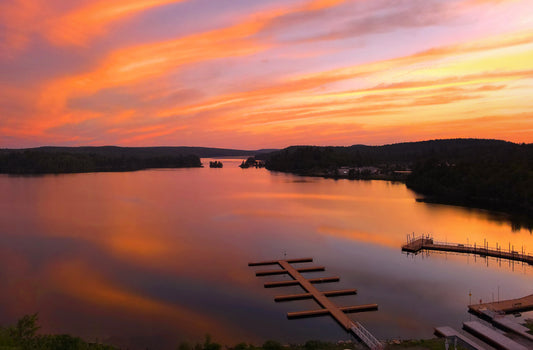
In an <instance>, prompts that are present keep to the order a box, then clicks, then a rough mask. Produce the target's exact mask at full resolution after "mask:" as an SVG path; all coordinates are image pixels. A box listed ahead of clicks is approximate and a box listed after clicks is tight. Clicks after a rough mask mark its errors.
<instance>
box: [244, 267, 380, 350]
mask: <svg viewBox="0 0 533 350" xmlns="http://www.w3.org/2000/svg"><path fill="white" fill-rule="evenodd" d="M312 261H313V259H312V258H303V259H291V260H273V261H262V262H255V263H249V264H248V266H263V265H278V266H279V267H281V269H276V270H264V271H258V272H256V276H268V275H280V274H288V275H289V276H291V277H292V279H293V280H292V281H282V282H270V283H265V288H272V287H283V286H288V285H299V286H300V287H302V288H303V289H304V290H305V292H306V293H303V294H290V295H283V296H277V297H275V300H276V301H278V302H279V301H289V300H298V299H304V298H305V299H308V298H312V299H314V300H315V301H316V302H317V303H318V304H319V305H320V306H321V307H322V309H318V310H311V311H299V312H289V313H288V314H287V317H288V318H301V317H313V316H322V315H331V316H332V317H333V318H334V319H335V320H336V321H337V322H338V323H339V324H340V325H341V326H342V327H343V328H344V329H345V330H346V331H348V332H351V333H352V334H353V335H354V336H356V337H357V338H358V339H360V340H361V341H362V342H363V343H364V344H365V345H366V346H367V347H368V348H370V349H372V350H374V349H376V350H378V349H383V345H382V344H381V342H380V341H379V340H377V339H376V338H375V337H374V336H373V335H372V334H371V333H370V332H368V331H367V330H366V329H365V328H364V327H363V325H361V324H360V323H359V322H357V321H353V320H351V319H350V318H349V317H348V316H346V314H345V313H347V312H362V311H373V310H377V309H378V305H377V304H368V305H356V306H348V307H338V306H336V305H335V304H333V303H332V302H331V300H329V298H328V297H333V296H339V295H349V294H355V293H356V290H355V289H344V290H338V291H330V292H321V291H319V290H318V289H316V288H315V287H314V286H313V283H324V282H336V281H338V280H339V278H338V277H329V278H318V279H306V278H305V277H303V276H302V275H301V274H300V272H313V271H324V270H325V269H324V267H322V266H318V267H312V268H300V269H297V268H294V267H293V266H292V265H291V264H293V263H303V262H312Z"/></svg>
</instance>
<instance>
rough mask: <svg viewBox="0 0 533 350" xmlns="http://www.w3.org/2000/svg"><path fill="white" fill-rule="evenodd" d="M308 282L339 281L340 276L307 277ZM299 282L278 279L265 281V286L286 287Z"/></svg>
mask: <svg viewBox="0 0 533 350" xmlns="http://www.w3.org/2000/svg"><path fill="white" fill-rule="evenodd" d="M308 281H309V283H313V284H317V283H329V282H339V281H340V278H339V277H338V276H335V277H321V278H311V279H308ZM299 284H300V282H298V281H297V280H292V281H279V282H266V283H265V288H275V287H287V286H297V285H299Z"/></svg>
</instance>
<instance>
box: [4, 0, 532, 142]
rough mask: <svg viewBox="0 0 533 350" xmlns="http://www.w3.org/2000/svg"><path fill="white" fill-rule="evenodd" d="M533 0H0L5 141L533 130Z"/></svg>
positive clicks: (379, 138) (388, 136) (521, 138)
mask: <svg viewBox="0 0 533 350" xmlns="http://www.w3.org/2000/svg"><path fill="white" fill-rule="evenodd" d="M531 62H533V11H531V3H530V2H529V1H527V0H522V1H521V0H514V1H510V0H508V1H501V0H492V1H490V0H424V1H422V0H417V1H407V0H406V1H391V0H374V1H362V0H360V1H347V0H286V1H280V0H268V1H261V2H250V1H244V0H240V1H230V0H220V1H217V2H216V3H215V2H212V1H207V0H135V1H132V0H128V1H123V0H117V1H88V0H87V1H86V0H83V1H71V2H63V1H59V0H50V1H44V0H40V1H29V0H8V1H3V2H1V3H0V116H1V118H0V147H13V148H15V147H32V146H40V145H49V144H51V145H73V146H76V145H104V144H116V145H124V146H150V145H190V146H213V147H231V148H246V149H254V148H263V147H285V146H288V145H291V144H331V145H351V144H357V143H365V144H383V143H393V142H401V141H416V140H423V139H432V138H448V137H481V138H498V139H505V140H510V141H514V142H532V141H533V103H532V102H531V96H532V95H533V94H532V93H533V64H532V63H531Z"/></svg>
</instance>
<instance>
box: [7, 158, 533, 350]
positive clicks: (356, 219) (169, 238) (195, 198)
mask: <svg viewBox="0 0 533 350" xmlns="http://www.w3.org/2000/svg"><path fill="white" fill-rule="evenodd" d="M239 163H240V160H224V164H225V167H224V168H223V169H209V168H203V169H177V170H149V171H139V172H129V173H96V174H76V175H60V176H43V177H8V176H0V193H1V197H0V280H1V281H2V288H0V324H7V323H11V324H12V323H14V322H15V321H16V320H17V319H18V318H19V317H20V316H22V315H24V314H28V313H34V312H39V315H40V320H41V324H42V326H43V331H45V332H54V333H72V334H76V335H80V336H83V337H84V338H86V339H87V340H95V339H99V340H107V341H111V342H114V343H115V344H118V345H121V346H130V347H134V348H135V347H139V348H140V347H143V348H144V347H151V348H170V347H174V346H176V345H177V344H178V343H179V341H180V340H190V341H201V340H202V339H203V336H204V335H205V334H206V333H209V334H211V335H212V336H213V338H214V339H215V340H216V341H219V342H222V343H225V344H229V345H233V344H235V343H237V342H239V341H247V342H254V343H262V342H263V341H264V340H266V339H276V340H279V341H282V342H299V341H305V340H308V339H317V338H319V339H323V340H339V339H348V338H349V336H348V335H347V334H346V333H345V332H344V331H342V330H341V329H340V327H339V326H338V325H337V324H336V323H335V322H334V321H333V320H332V319H330V318H328V317H323V318H314V319H307V320H291V321H289V320H287V319H286V312H288V311H301V310H308V309H315V308H317V307H318V306H317V305H315V304H314V303H313V302H312V301H295V302H290V303H280V304H276V303H274V300H273V298H274V296H276V295H280V294H289V293H292V292H298V289H297V288H292V287H291V288H280V289H275V290H273V289H264V288H263V286H262V285H263V283H264V282H265V281H269V280H279V279H280V278H283V277H279V276H277V277H267V278H258V277H255V275H254V271H255V270H258V269H252V268H249V267H248V266H247V263H248V262H249V261H256V260H271V259H281V258H283V257H284V256H285V254H286V256H287V258H294V257H307V256H312V257H314V258H315V262H316V264H319V265H325V266H326V268H327V270H326V271H325V272H323V273H314V274H312V276H313V277H322V276H332V275H338V276H340V277H341V281H340V283H333V284H329V285H319V286H318V288H319V289H322V290H327V289H342V288H357V289H358V292H359V293H358V295H356V296H346V297H340V298H335V299H334V301H335V302H336V303H338V304H340V305H355V304H365V303H378V304H379V311H377V312H370V313H364V314H355V315H352V316H351V317H352V318H354V319H357V320H359V321H361V322H362V323H363V324H364V325H365V326H366V327H367V328H368V329H369V330H370V331H371V332H372V333H374V334H375V335H376V336H377V337H378V338H381V339H390V338H398V337H401V338H412V337H431V335H432V332H433V327H435V326H440V325H450V326H453V327H456V328H460V326H461V323H462V322H463V321H465V320H468V319H469V317H470V316H469V315H468V313H467V312H466V305H467V304H468V302H469V296H468V293H469V291H470V290H471V292H472V297H471V298H472V299H471V300H472V302H474V301H479V299H482V300H484V301H491V300H492V299H493V298H494V299H497V293H498V288H499V293H500V294H499V296H500V298H502V299H503V298H514V297H521V296H525V295H527V294H531V293H532V289H533V288H532V287H533V268H531V267H527V266H523V265H521V264H514V265H512V264H509V263H507V262H502V263H501V264H499V263H498V262H497V261H496V260H489V261H488V262H487V261H486V260H484V259H480V258H477V259H474V257H472V256H470V257H465V256H457V255H450V254H447V255H445V254H432V255H429V256H417V257H413V256H407V255H404V254H402V253H401V252H400V246H401V244H402V243H404V241H405V239H406V235H407V234H408V233H411V232H415V233H417V234H421V233H428V234H433V235H434V237H435V238H436V239H438V240H443V241H448V242H466V241H467V240H468V242H470V243H474V242H477V243H479V244H483V241H484V239H486V240H488V242H489V244H490V245H491V246H493V245H494V244H495V243H496V242H498V243H499V244H501V245H503V246H504V247H506V246H507V245H508V244H510V245H513V246H514V247H515V250H521V249H522V246H523V247H524V249H525V250H526V251H528V252H530V253H533V236H532V235H531V233H530V232H529V231H527V230H518V231H513V230H512V229H511V225H510V224H509V223H507V222H506V221H505V220H497V219H495V218H494V217H493V216H491V215H489V214H488V213H486V212H484V211H480V210H469V209H465V208H459V207H453V206H444V205H428V204H424V203H418V202H416V201H415V198H416V195H415V194H414V193H413V192H411V191H410V190H408V189H407V188H406V187H405V186H404V185H402V184H393V183H390V182H385V181H347V180H342V181H334V180H328V179H320V178H304V177H297V176H292V175H287V174H279V173H270V172H268V171H267V170H264V169H247V170H243V169H240V168H238V167H237V165H238V164H239ZM204 164H205V162H204ZM526 316H527V315H526ZM530 316H531V315H530Z"/></svg>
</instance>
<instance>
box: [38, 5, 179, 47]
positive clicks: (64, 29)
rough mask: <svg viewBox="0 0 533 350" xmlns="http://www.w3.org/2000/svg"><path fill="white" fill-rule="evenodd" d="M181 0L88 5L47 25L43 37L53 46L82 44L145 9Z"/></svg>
mask: <svg viewBox="0 0 533 350" xmlns="http://www.w3.org/2000/svg"><path fill="white" fill-rule="evenodd" d="M183 1H185V0H114V1H106V0H103V1H96V2H89V3H88V5H87V6H84V7H81V8H76V9H74V10H73V11H71V12H69V13H66V14H65V15H63V16H60V17H59V18H54V19H52V20H50V21H49V22H48V28H49V29H48V31H47V33H46V36H47V37H48V39H49V40H50V41H51V42H52V43H54V44H56V45H85V44H87V43H88V42H89V40H91V39H92V38H94V37H95V36H100V35H103V34H105V33H106V32H107V29H108V27H109V26H110V25H111V24H112V23H113V22H117V21H120V20H123V19H125V18H128V17H131V16H133V15H135V14H137V13H139V12H143V11H146V10H148V9H151V8H154V7H158V6H163V5H168V4H172V3H179V2H183Z"/></svg>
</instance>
